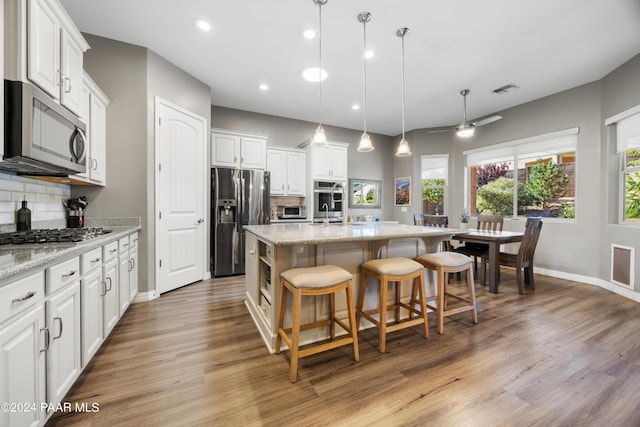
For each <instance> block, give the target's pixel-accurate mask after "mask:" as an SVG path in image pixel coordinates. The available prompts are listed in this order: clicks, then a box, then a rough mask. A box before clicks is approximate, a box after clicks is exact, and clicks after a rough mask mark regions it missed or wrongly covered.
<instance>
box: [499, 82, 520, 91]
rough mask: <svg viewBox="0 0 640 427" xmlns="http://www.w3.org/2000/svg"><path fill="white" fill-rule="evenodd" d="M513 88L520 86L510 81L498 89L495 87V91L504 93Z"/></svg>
mask: <svg viewBox="0 0 640 427" xmlns="http://www.w3.org/2000/svg"><path fill="white" fill-rule="evenodd" d="M511 89H520V86H518V85H516V84H513V83H509V84H508V85H504V86H500V87H499V88H498V89H494V90H493V93H496V94H503V93H507V92H509V91H510V90H511Z"/></svg>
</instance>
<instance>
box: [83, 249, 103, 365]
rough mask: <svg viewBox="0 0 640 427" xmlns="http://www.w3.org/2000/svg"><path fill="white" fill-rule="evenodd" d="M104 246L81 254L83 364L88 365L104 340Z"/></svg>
mask: <svg viewBox="0 0 640 427" xmlns="http://www.w3.org/2000/svg"><path fill="white" fill-rule="evenodd" d="M101 267H102V248H96V249H93V250H91V251H89V252H87V253H84V254H82V255H80V270H81V273H82V279H81V281H80V295H81V303H82V366H87V363H89V361H90V360H91V358H92V357H93V355H94V354H96V352H97V351H98V349H99V348H100V346H101V345H102V342H103V341H104V338H105V335H104V329H103V326H102V322H103V314H102V297H103V294H104V285H103V280H102V268H101Z"/></svg>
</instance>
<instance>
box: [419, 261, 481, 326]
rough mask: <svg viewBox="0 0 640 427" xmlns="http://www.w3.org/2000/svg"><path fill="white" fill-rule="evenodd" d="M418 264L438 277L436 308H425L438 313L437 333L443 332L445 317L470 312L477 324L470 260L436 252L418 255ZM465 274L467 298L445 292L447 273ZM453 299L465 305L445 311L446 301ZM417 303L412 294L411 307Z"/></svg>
mask: <svg viewBox="0 0 640 427" xmlns="http://www.w3.org/2000/svg"><path fill="white" fill-rule="evenodd" d="M415 260H416V261H418V262H419V263H420V264H422V265H424V267H425V268H427V269H429V270H435V271H436V273H437V275H438V290H437V293H438V295H437V296H436V300H437V307H435V306H432V305H430V304H427V307H429V308H430V309H432V310H434V311H436V312H437V313H438V332H439V333H442V332H443V330H444V318H445V316H451V315H453V314H457V313H462V312H464V311H471V312H472V318H473V323H478V312H477V310H476V292H475V288H474V284H473V268H472V266H473V263H472V262H471V258H469V257H468V256H466V255H463V254H459V253H456V252H436V253H430V254H424V255H420V256H419V257H417V258H415ZM463 271H466V272H467V290H468V292H469V295H468V297H467V298H464V297H461V296H459V295H455V294H450V293H448V292H447V280H448V277H449V274H448V273H458V272H463ZM449 297H451V298H455V299H457V300H459V301H463V302H466V303H467V304H465V305H462V306H458V307H455V308H452V309H447V302H448V301H447V299H448V298H449ZM418 302H419V301H417V300H416V296H415V294H412V297H411V305H412V306H414V305H415V304H417V303H418Z"/></svg>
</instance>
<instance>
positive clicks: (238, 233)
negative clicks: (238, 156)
mask: <svg viewBox="0 0 640 427" xmlns="http://www.w3.org/2000/svg"><path fill="white" fill-rule="evenodd" d="M269 183H270V175H269V172H268V171H260V170H249V169H231V168H212V169H211V221H212V224H211V272H212V274H213V276H214V277H220V276H232V275H236V274H244V241H245V238H244V233H245V232H244V230H243V229H242V227H243V226H244V225H256V224H269V219H270V205H269Z"/></svg>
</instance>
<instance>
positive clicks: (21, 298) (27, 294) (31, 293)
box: [11, 291, 36, 304]
mask: <svg viewBox="0 0 640 427" xmlns="http://www.w3.org/2000/svg"><path fill="white" fill-rule="evenodd" d="M35 295H36V292H35V291H30V292H27V293H26V294H24V295H23V296H21V297H19V298H14V299H12V300H11V304H15V303H17V302H22V301H26V300H28V299H29V298H33V297H34V296H35Z"/></svg>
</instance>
